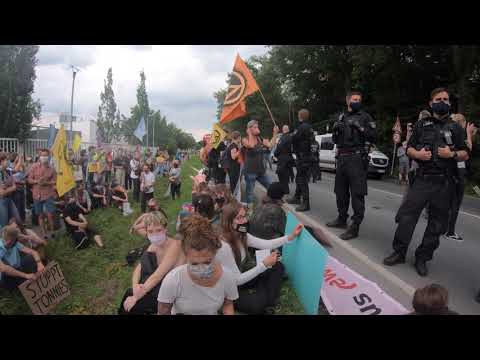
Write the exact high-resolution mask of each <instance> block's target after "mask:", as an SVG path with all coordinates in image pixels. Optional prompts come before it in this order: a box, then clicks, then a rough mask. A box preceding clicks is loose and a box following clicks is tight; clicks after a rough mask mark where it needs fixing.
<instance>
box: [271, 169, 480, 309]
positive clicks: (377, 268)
mask: <svg viewBox="0 0 480 360" xmlns="http://www.w3.org/2000/svg"><path fill="white" fill-rule="evenodd" d="M270 175H271V176H272V177H273V179H277V177H276V175H275V174H274V173H273V172H270ZM322 175H323V179H322V181H321V182H317V183H316V184H310V206H311V208H312V209H311V211H309V212H306V213H304V214H305V215H307V217H309V218H310V219H312V220H314V221H316V222H317V223H318V224H320V225H324V224H325V223H326V222H328V221H330V220H333V219H335V218H336V216H337V209H336V202H335V194H334V192H333V187H334V180H335V174H333V173H328V172H323V174H322ZM275 181H276V180H275ZM290 189H291V190H292V191H293V190H294V185H293V184H291V185H290ZM405 189H406V188H405V186H399V185H397V184H395V183H393V182H389V181H383V180H370V179H369V181H368V197H367V198H366V204H365V208H366V210H365V219H364V221H363V223H362V225H361V228H360V235H359V237H358V238H357V239H353V240H350V241H348V242H345V241H343V243H344V244H341V242H342V240H340V239H339V238H336V243H337V245H340V246H334V249H333V250H330V251H329V252H330V253H331V254H332V255H333V256H335V257H337V258H338V259H339V260H340V261H342V262H344V263H345V264H346V265H348V266H350V267H352V269H354V270H355V271H357V272H359V273H361V274H362V275H364V276H366V277H367V278H369V279H370V280H372V281H376V282H377V283H378V284H379V286H380V287H382V288H384V290H385V291H386V292H388V293H389V294H390V295H391V296H392V297H394V298H396V299H397V300H398V301H399V302H401V303H402V304H404V305H405V306H408V307H409V306H410V303H411V295H412V292H413V290H414V289H416V288H419V287H422V286H425V285H427V284H430V283H433V282H435V283H438V284H441V285H443V286H445V287H446V288H447V289H448V290H449V294H450V307H451V308H452V309H453V310H455V311H458V312H459V313H460V314H480V304H478V303H476V302H475V301H474V299H473V298H474V295H475V293H476V292H477V291H478V290H479V289H480V271H479V270H480V238H479V237H478V235H479V232H480V199H475V198H473V197H466V199H465V201H464V204H463V207H462V209H461V212H460V214H459V217H458V221H457V233H458V234H460V235H461V236H462V237H463V238H464V239H465V241H464V242H463V243H458V242H454V241H451V240H447V239H445V238H441V239H440V247H439V248H438V250H437V251H436V252H435V255H434V259H433V260H432V261H430V262H428V263H427V264H428V268H429V275H428V276H427V277H425V278H421V277H420V276H418V274H417V273H416V271H415V269H414V267H413V263H414V252H415V249H416V247H417V246H418V244H419V243H420V242H421V239H422V236H423V232H424V231H425V227H426V220H425V219H424V218H423V217H421V218H420V220H419V222H418V224H417V227H416V229H415V233H414V235H413V239H412V243H411V245H410V249H409V252H408V254H407V263H406V264H400V265H396V266H394V267H387V266H384V265H383V264H382V261H383V259H384V258H385V256H387V255H389V254H390V253H391V252H392V240H393V235H394V232H395V229H396V223H395V220H394V219H395V214H396V212H397V210H398V208H399V207H400V203H401V200H402V196H403V192H404V191H405ZM292 193H293V192H292ZM351 214H352V210H351V209H350V215H351ZM329 230H330V231H331V232H332V233H333V234H336V235H339V234H341V232H342V231H343V230H340V229H329Z"/></svg>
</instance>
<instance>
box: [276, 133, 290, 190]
mask: <svg viewBox="0 0 480 360" xmlns="http://www.w3.org/2000/svg"><path fill="white" fill-rule="evenodd" d="M273 155H274V156H275V157H276V158H277V160H278V161H277V171H276V172H277V176H278V182H279V183H280V184H281V185H282V187H283V192H284V193H285V194H290V189H289V187H288V184H289V180H290V168H291V165H292V162H293V161H294V159H293V155H292V136H291V134H289V129H288V126H287V125H284V126H283V128H282V135H281V136H280V139H279V140H278V143H277V146H276V148H275V152H274V154H273Z"/></svg>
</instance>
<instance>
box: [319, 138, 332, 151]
mask: <svg viewBox="0 0 480 360" xmlns="http://www.w3.org/2000/svg"><path fill="white" fill-rule="evenodd" d="M334 146H335V144H334V143H333V141H332V137H331V136H328V137H324V138H322V142H321V143H320V150H333V148H334Z"/></svg>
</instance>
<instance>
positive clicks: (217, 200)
mask: <svg viewBox="0 0 480 360" xmlns="http://www.w3.org/2000/svg"><path fill="white" fill-rule="evenodd" d="M215 202H216V203H217V204H218V205H223V204H224V203H225V198H223V197H218V198H216V199H215Z"/></svg>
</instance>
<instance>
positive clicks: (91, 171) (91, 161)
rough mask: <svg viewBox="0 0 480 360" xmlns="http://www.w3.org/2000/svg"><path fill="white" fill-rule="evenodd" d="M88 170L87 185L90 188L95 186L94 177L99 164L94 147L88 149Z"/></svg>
mask: <svg viewBox="0 0 480 360" xmlns="http://www.w3.org/2000/svg"><path fill="white" fill-rule="evenodd" d="M87 170H88V178H87V185H88V187H91V186H92V185H93V180H94V177H95V173H96V172H97V171H98V163H97V161H96V159H95V147H94V146H90V147H89V148H88V164H87Z"/></svg>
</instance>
